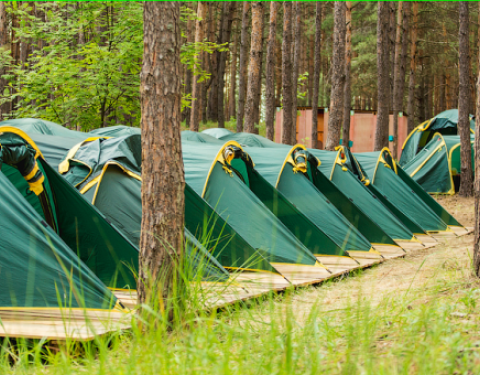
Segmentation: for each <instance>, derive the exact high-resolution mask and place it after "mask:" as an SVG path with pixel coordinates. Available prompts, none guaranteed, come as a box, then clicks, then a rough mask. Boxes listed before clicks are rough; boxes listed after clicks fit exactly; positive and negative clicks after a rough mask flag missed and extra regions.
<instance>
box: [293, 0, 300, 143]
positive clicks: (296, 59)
mask: <svg viewBox="0 0 480 375" xmlns="http://www.w3.org/2000/svg"><path fill="white" fill-rule="evenodd" d="M294 4H295V44H294V52H293V88H292V89H293V93H292V99H293V111H292V116H293V117H292V122H293V129H292V134H291V136H292V140H291V141H290V143H291V144H292V145H294V144H295V143H297V107H298V77H299V75H300V63H301V60H302V17H303V14H302V13H303V12H302V10H303V7H302V5H303V3H302V2H301V1H296V2H295V3H294Z"/></svg>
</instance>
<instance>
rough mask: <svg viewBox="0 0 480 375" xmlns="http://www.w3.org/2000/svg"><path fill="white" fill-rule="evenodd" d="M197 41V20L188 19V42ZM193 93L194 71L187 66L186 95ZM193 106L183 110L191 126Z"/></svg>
mask: <svg viewBox="0 0 480 375" xmlns="http://www.w3.org/2000/svg"><path fill="white" fill-rule="evenodd" d="M189 8H190V9H193V10H195V8H194V3H193V2H190V3H189ZM193 42H195V20H194V19H189V20H188V21H187V44H192V43H193ZM188 94H192V71H191V70H190V69H187V68H186V67H185V95H188ZM190 116H191V108H188V107H185V109H184V110H183V115H182V120H185V123H186V125H187V126H188V127H190Z"/></svg>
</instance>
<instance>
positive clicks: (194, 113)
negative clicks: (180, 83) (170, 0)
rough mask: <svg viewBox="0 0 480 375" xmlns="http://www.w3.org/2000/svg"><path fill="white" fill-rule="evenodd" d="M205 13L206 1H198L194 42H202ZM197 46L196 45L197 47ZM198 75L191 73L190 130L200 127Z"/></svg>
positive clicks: (202, 104) (200, 90)
mask: <svg viewBox="0 0 480 375" xmlns="http://www.w3.org/2000/svg"><path fill="white" fill-rule="evenodd" d="M206 15H207V3H206V2H204V1H199V2H198V8H197V20H196V25H195V43H200V42H203V29H204V26H205V25H204V24H205V16H206ZM197 48H198V47H197ZM196 55H197V57H196V58H197V59H200V58H201V52H200V50H199V49H198V50H197V52H196ZM198 80H199V76H198V75H197V74H194V75H193V82H192V108H191V111H190V130H192V131H194V132H198V129H199V127H200V117H201V114H202V110H203V106H204V105H205V104H204V103H203V102H202V95H201V94H202V90H203V85H204V83H203V82H198Z"/></svg>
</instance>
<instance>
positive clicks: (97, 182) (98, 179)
mask: <svg viewBox="0 0 480 375" xmlns="http://www.w3.org/2000/svg"><path fill="white" fill-rule="evenodd" d="M111 165H115V166H117V167H119V168H120V169H121V170H122V171H123V172H124V173H126V174H127V175H128V176H130V177H132V178H134V179H136V180H138V181H142V177H141V176H139V175H138V174H136V173H134V172H132V171H130V170H128V169H126V168H125V167H124V166H123V165H121V164H120V163H118V162H116V161H109V162H107V163H105V165H104V166H103V168H102V172H101V173H100V175H98V176H97V177H95V178H94V179H93V180H91V181H89V182H88V183H87V184H86V185H85V186H84V187H83V188H82V190H80V194H85V193H86V192H87V191H89V190H90V189H91V188H92V187H94V186H95V185H97V187H96V189H95V193H94V195H93V198H92V202H91V203H92V204H93V205H94V204H95V201H96V199H97V194H98V190H99V189H100V183H101V182H102V179H103V176H104V175H105V172H106V171H107V169H108V167H109V166H111Z"/></svg>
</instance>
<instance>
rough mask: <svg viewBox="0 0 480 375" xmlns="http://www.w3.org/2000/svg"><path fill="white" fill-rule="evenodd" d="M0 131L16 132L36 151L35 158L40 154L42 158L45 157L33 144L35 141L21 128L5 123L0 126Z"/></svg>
mask: <svg viewBox="0 0 480 375" xmlns="http://www.w3.org/2000/svg"><path fill="white" fill-rule="evenodd" d="M0 133H13V134H16V135H18V136H20V137H22V139H23V140H24V141H26V142H27V143H28V144H29V145H30V146H32V147H33V149H34V150H35V151H36V154H35V159H37V158H38V157H39V156H41V157H42V159H45V158H44V157H43V154H42V152H41V151H40V149H39V148H38V147H37V145H36V144H35V142H34V141H33V140H32V139H31V138H30V137H29V136H28V135H27V133H25V132H24V131H23V130H20V129H17V128H14V127H13V126H8V125H5V126H0Z"/></svg>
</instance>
